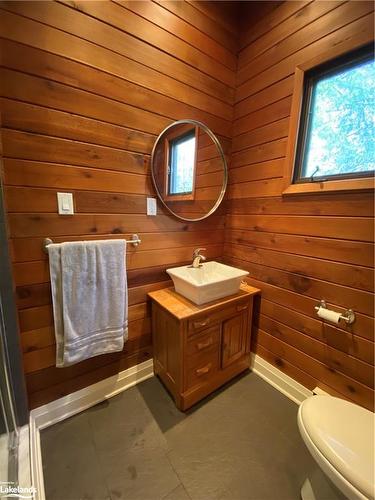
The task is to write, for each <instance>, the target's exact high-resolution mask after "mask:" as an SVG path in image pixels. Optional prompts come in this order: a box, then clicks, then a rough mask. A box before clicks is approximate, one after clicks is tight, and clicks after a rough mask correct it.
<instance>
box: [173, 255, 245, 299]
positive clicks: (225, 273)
mask: <svg viewBox="0 0 375 500" xmlns="http://www.w3.org/2000/svg"><path fill="white" fill-rule="evenodd" d="M167 273H168V274H169V276H170V277H171V278H172V280H173V284H174V287H175V289H176V292H177V293H180V294H181V295H183V296H184V297H186V298H187V299H189V300H191V301H192V302H194V304H198V305H200V304H205V303H206V302H211V301H212V300H217V299H221V298H222V297H226V296H228V295H233V294H235V293H237V291H238V290H239V288H240V285H241V281H242V279H243V278H244V277H245V276H247V275H248V274H249V273H248V272H247V271H243V270H242V269H237V268H236V267H231V266H225V265H224V264H220V263H219V262H215V261H212V262H205V263H204V264H201V266H200V267H197V268H194V267H192V266H182V267H173V268H172V269H167Z"/></svg>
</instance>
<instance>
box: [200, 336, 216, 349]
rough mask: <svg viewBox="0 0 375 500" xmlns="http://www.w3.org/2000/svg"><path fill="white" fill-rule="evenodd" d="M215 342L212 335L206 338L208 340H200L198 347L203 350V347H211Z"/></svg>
mask: <svg viewBox="0 0 375 500" xmlns="http://www.w3.org/2000/svg"><path fill="white" fill-rule="evenodd" d="M212 344H213V341H212V337H210V338H209V339H207V340H206V342H198V343H197V349H198V351H201V350H202V349H206V347H210V345H212Z"/></svg>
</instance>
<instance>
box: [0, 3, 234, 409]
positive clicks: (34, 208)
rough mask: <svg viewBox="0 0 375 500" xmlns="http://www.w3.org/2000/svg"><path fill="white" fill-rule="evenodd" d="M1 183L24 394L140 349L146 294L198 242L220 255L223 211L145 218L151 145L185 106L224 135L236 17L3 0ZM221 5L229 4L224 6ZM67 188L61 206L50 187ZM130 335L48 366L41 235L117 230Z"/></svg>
mask: <svg viewBox="0 0 375 500" xmlns="http://www.w3.org/2000/svg"><path fill="white" fill-rule="evenodd" d="M1 8H2V10H1V18H2V23H1V27H0V30H1V33H0V36H1V37H2V38H1V51H2V62H3V66H4V69H3V70H2V74H1V86H2V94H1V95H2V100H1V113H2V121H3V130H2V142H3V148H4V172H3V175H4V185H5V196H6V205H7V210H8V213H9V217H8V222H9V231H10V237H11V240H10V243H11V249H12V255H13V269H14V278H15V284H16V295H17V306H18V310H19V323H20V330H21V338H22V346H23V358H24V368H25V373H26V383H27V388H28V393H29V401H30V407H31V408H33V407H36V406H39V405H40V404H43V403H46V402H48V401H51V400H53V399H56V398H58V397H61V396H63V395H65V394H68V393H70V392H73V391H75V390H78V389H80V388H82V387H84V386H87V385H89V384H92V383H94V382H96V381H98V380H100V379H103V378H105V377H108V376H110V375H113V374H115V373H117V372H118V371H121V370H123V369H125V368H127V367H129V366H132V365H134V364H136V363H139V362H141V361H144V360H146V359H148V358H149V357H150V356H151V347H152V346H151V332H150V311H149V307H148V304H147V302H146V294H147V292H149V291H150V290H155V289H157V288H160V287H163V286H166V285H169V284H170V282H169V281H167V280H168V276H167V274H166V273H165V269H166V268H168V267H170V266H174V265H176V264H179V263H186V262H187V261H190V259H191V255H192V251H193V249H194V248H196V247H206V248H207V256H208V257H209V258H211V259H213V258H219V257H220V256H221V255H222V250H223V242H224V222H225V214H224V211H223V210H221V212H218V213H217V214H215V215H214V216H213V217H211V218H210V219H208V220H207V221H205V222H202V223H195V224H190V223H182V222H179V221H178V220H176V219H174V218H173V217H171V216H169V215H168V214H167V213H165V212H163V211H162V210H161V209H160V207H159V215H158V216H157V217H147V216H146V215H145V213H146V196H147V195H151V196H154V191H153V188H152V187H151V184H150V170H149V162H150V152H151V148H152V145H153V143H154V141H155V138H156V136H157V135H158V134H159V132H161V130H162V129H163V128H164V127H165V126H166V125H168V124H169V123H171V121H174V120H177V119H182V118H193V119H197V120H200V121H203V122H204V123H206V124H207V125H208V126H209V127H211V129H212V130H213V131H214V132H215V133H216V134H217V135H218V136H219V138H220V140H221V142H222V145H223V148H224V150H225V152H226V153H227V154H228V153H229V152H230V147H231V126H232V113H233V98H234V85H235V70H236V50H237V28H236V27H235V22H234V20H235V16H234V15H233V12H232V10H231V8H230V6H229V5H228V4H227V3H225V5H224V4H223V8H218V6H217V5H214V4H210V3H206V2H199V3H197V4H195V3H192V2H175V1H166V2H165V1H163V2H157V1H155V2H153V1H149V2H136V1H129V2H127V1H122V2H120V1H116V2H100V1H99V2H85V1H82V2H79V1H78V2H76V1H75V2H33V1H31V2H11V1H10V2H2V4H1ZM230 13H231V14H232V15H228V14H230ZM57 191H68V192H73V193H74V202H75V211H76V214H75V215H74V216H73V217H66V216H65V217H64V216H58V215H57V213H56V212H57V206H56V192H57ZM133 232H137V233H138V234H139V235H140V237H141V239H142V244H141V246H140V247H139V248H137V249H136V250H135V249H133V248H132V247H129V246H128V252H129V254H128V258H127V264H128V285H129V288H130V290H129V320H130V327H129V341H128V342H127V344H126V346H125V349H124V352H123V353H121V354H113V355H105V356H99V357H96V358H93V359H91V360H88V361H85V362H83V363H80V364H78V365H75V366H73V367H70V368H65V369H56V368H55V367H54V362H55V345H54V332H53V319H52V311H51V297H50V287H49V283H48V282H49V274H48V262H47V258H46V256H45V255H44V254H43V252H42V248H41V244H42V240H43V238H44V237H46V236H50V237H53V239H54V241H56V242H60V241H67V240H75V239H83V238H86V239H87V238H113V237H120V238H123V237H128V236H130V235H131V234H132V233H133Z"/></svg>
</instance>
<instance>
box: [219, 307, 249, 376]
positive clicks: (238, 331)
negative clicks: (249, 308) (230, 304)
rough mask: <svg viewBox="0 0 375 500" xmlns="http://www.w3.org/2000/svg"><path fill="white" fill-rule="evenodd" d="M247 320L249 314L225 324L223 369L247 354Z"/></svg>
mask: <svg viewBox="0 0 375 500" xmlns="http://www.w3.org/2000/svg"><path fill="white" fill-rule="evenodd" d="M246 318H247V313H242V314H238V315H237V316H234V317H233V318H230V319H228V320H226V321H224V322H223V327H222V328H223V330H222V332H223V337H222V339H223V340H222V357H221V367H222V368H226V367H227V366H228V365H230V364H232V363H234V362H235V361H237V360H238V359H240V358H242V356H244V355H245V354H246V339H247V333H246Z"/></svg>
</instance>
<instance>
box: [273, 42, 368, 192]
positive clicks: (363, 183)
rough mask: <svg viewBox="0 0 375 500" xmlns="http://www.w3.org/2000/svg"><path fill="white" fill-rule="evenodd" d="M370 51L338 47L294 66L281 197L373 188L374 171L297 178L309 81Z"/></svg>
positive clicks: (302, 143)
mask: <svg viewBox="0 0 375 500" xmlns="http://www.w3.org/2000/svg"><path fill="white" fill-rule="evenodd" d="M371 48H372V45H371V44H365V45H361V46H359V47H348V48H347V50H346V51H343V50H342V49H340V48H336V49H331V50H330V51H327V52H325V53H324V54H320V55H319V56H317V57H315V58H314V59H311V60H310V61H308V62H305V63H303V64H300V65H299V66H297V67H296V69H295V73H294V90H293V97H292V107H291V115H290V124H289V134H288V143H287V154H286V161H285V173H284V191H283V195H289V194H299V193H311V194H316V193H319V192H331V191H353V190H362V191H363V190H366V191H367V190H372V189H374V172H358V173H349V174H337V175H330V176H314V181H310V180H307V179H309V178H307V177H300V176H299V175H300V173H301V171H302V168H303V152H304V146H305V141H306V136H307V134H306V132H307V128H308V118H307V113H308V111H309V109H310V106H311V89H312V85H313V82H314V81H316V75H319V76H322V75H324V74H325V73H330V74H334V72H335V68H334V66H337V68H336V69H337V72H339V71H340V70H342V67H343V66H344V65H349V64H351V63H352V62H353V61H354V60H359V58H362V59H365V58H366V56H365V54H367V53H368V51H369V50H371ZM314 77H315V80H314Z"/></svg>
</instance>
